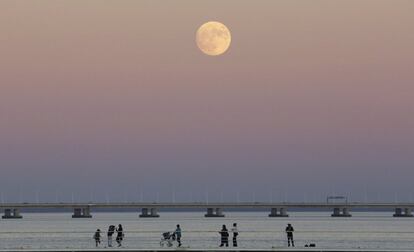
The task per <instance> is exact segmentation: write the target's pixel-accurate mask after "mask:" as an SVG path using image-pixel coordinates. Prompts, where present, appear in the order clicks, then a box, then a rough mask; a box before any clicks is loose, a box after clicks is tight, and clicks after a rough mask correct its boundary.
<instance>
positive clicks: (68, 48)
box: [0, 0, 414, 202]
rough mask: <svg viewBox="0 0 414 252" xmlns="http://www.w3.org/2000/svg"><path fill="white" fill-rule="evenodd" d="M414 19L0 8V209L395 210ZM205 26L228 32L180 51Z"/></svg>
mask: <svg viewBox="0 0 414 252" xmlns="http://www.w3.org/2000/svg"><path fill="white" fill-rule="evenodd" d="M413 13H414V1H412V0H405V1H404V0H386V1H385V0H384V1H383V0H324V1H320V0H312V1H306V0H303V1H299V0H298V1H295V0H284V1H278V0H269V1H260V0H250V1H241V0H229V1H194V0H188V1H181V0H176V1H162V0H148V1H140V0H136V1H134V0H130V1H124V0H120V1H118V0H116V1H115V0H113V1H98V0H94V1H89V0H87V1H81V0H60V1H54V0H43V1H42V0H34V1H24V0H1V1H0V171H1V174H0V192H1V195H2V200H3V201H8V202H11V201H34V200H36V194H37V195H38V196H37V198H39V200H40V201H55V200H59V201H70V200H71V197H72V194H73V197H74V200H76V201H87V200H90V199H93V200H94V201H104V200H107V199H109V200H111V201H123V200H129V201H132V200H134V201H137V200H140V199H141V198H140V197H141V196H140V195H141V193H140V192H141V191H143V192H144V200H145V201H154V200H156V198H157V197H158V199H159V200H162V201H171V198H172V193H173V192H175V194H176V196H175V197H176V200H177V201H188V200H190V199H191V198H192V199H193V200H204V199H205V195H206V193H207V192H208V195H209V197H210V201H217V200H220V197H221V196H220V195H221V194H222V195H223V196H222V197H223V199H224V200H227V201H235V200H236V195H237V193H239V195H240V199H241V200H253V198H254V199H255V200H256V201H269V200H270V195H271V192H273V193H272V194H273V199H274V201H279V200H283V199H285V198H286V199H288V200H291V201H302V200H308V201H310V200H318V201H320V200H323V199H324V197H326V196H327V195H333V194H338V195H351V199H353V200H358V201H359V200H364V199H365V198H368V199H371V200H378V199H382V200H410V199H412V198H413V197H414V182H413V180H414V14H413ZM208 21H219V22H222V23H223V24H225V25H226V26H227V27H228V29H229V30H230V32H231V36H232V41H231V45H230V48H229V50H228V51H227V52H226V53H224V54H223V55H220V56H208V55H206V54H203V53H202V52H201V51H200V50H199V49H198V47H197V45H196V43H195V36H196V31H197V29H198V28H199V27H200V26H201V25H202V24H203V23H205V22H208ZM157 194H158V196H156V195H157Z"/></svg>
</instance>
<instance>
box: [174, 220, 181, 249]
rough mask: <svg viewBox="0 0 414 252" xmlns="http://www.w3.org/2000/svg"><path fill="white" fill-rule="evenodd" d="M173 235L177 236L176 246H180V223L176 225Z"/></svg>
mask: <svg viewBox="0 0 414 252" xmlns="http://www.w3.org/2000/svg"><path fill="white" fill-rule="evenodd" d="M175 237H176V238H177V242H178V247H181V228H180V225H177V228H176V229H175Z"/></svg>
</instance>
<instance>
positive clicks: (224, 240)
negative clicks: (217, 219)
mask: <svg viewBox="0 0 414 252" xmlns="http://www.w3.org/2000/svg"><path fill="white" fill-rule="evenodd" d="M219 233H220V236H221V244H220V247H223V246H224V245H226V247H228V246H229V231H227V228H226V225H223V227H222V228H221V231H220V232H219Z"/></svg>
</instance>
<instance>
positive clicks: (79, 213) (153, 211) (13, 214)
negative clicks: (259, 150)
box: [0, 202, 414, 219]
mask: <svg viewBox="0 0 414 252" xmlns="http://www.w3.org/2000/svg"><path fill="white" fill-rule="evenodd" d="M109 208H110V209H137V210H138V209H140V210H141V211H142V212H141V215H140V217H159V214H158V210H159V209H206V210H207V213H206V214H205V217H224V214H223V209H234V210H237V209H246V210H248V209H258V210H260V209H268V210H269V211H270V214H269V217H288V216H289V215H288V214H287V211H288V209H292V208H293V209H323V210H328V211H330V210H332V211H333V213H332V215H331V216H332V217H351V214H350V210H351V209H384V210H392V211H394V215H393V216H394V217H412V216H413V215H412V209H413V208H414V203H407V202H400V203H386V202H385V203H361V202H343V203H329V202H319V203H318V202H314V203H300V202H296V203H295V202H293V203H292V202H277V203H263V202H253V203H251V202H250V203H249V202H242V203H207V202H204V203H203V202H194V203H151V202H144V203H136V202H131V203H6V204H0V209H3V210H4V215H3V218H4V219H8V218H22V215H21V213H20V211H21V210H22V209H73V215H72V217H73V218H90V217H92V215H91V209H109Z"/></svg>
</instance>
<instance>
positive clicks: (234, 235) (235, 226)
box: [231, 223, 239, 247]
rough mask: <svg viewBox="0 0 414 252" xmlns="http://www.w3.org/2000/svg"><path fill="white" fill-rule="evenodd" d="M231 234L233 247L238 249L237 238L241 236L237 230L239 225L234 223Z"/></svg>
mask: <svg viewBox="0 0 414 252" xmlns="http://www.w3.org/2000/svg"><path fill="white" fill-rule="evenodd" d="M231 232H232V233H233V247H237V236H238V235H239V231H238V230H237V223H233V227H232V228H231Z"/></svg>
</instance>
